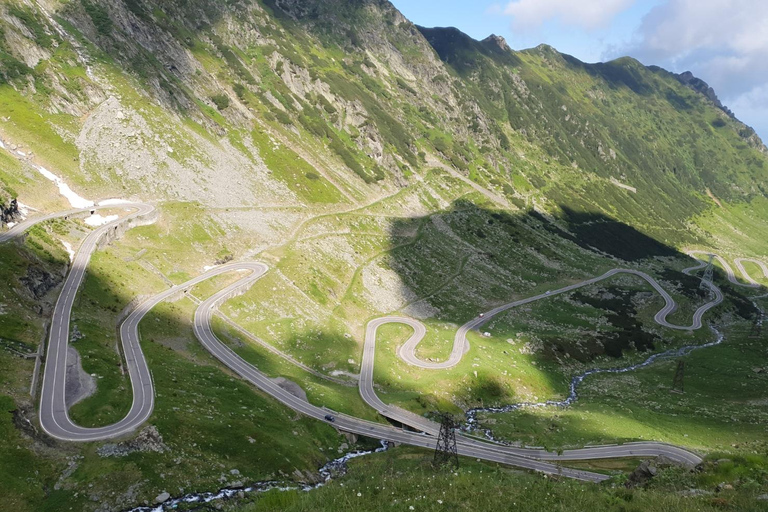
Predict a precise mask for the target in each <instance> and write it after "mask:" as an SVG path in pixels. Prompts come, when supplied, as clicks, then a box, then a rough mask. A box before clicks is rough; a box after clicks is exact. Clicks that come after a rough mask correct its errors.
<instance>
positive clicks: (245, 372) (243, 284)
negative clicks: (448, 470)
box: [0, 203, 768, 482]
mask: <svg viewBox="0 0 768 512" xmlns="http://www.w3.org/2000/svg"><path fill="white" fill-rule="evenodd" d="M104 208H128V209H131V210H134V211H133V212H132V213H130V214H129V215H127V216H124V217H123V218H121V219H118V220H116V221H114V222H111V223H109V224H106V225H104V226H102V227H100V228H97V229H96V230H94V231H93V232H91V233H90V234H89V235H88V236H87V237H86V238H85V240H84V241H83V243H82V245H81V247H80V248H79V249H78V251H77V254H76V255H75V257H74V259H73V262H72V268H71V270H70V272H69V274H68V276H67V279H66V280H65V283H64V285H63V287H62V291H61V294H60V296H59V299H58V300H57V303H56V306H55V309H54V314H53V320H52V325H51V332H50V336H49V341H48V349H47V357H46V361H45V371H44V376H43V388H42V392H41V400H40V423H41V425H42V427H43V429H44V430H45V431H46V432H47V433H48V434H50V435H51V436H52V437H55V438H58V439H62V440H66V441H98V440H104V439H111V438H115V437H119V436H121V435H124V434H127V433H129V432H131V431H133V430H135V429H136V428H138V427H139V426H140V425H141V424H143V423H144V422H145V421H146V420H147V419H148V418H149V416H150V415H151V413H152V410H153V407H154V388H153V384H152V378H151V373H150V371H149V368H148V366H147V362H146V360H145V358H144V355H143V353H142V351H141V347H140V337H139V331H138V326H139V323H140V322H141V320H142V318H143V317H144V316H145V315H146V314H147V313H148V312H149V311H151V309H152V308H153V307H154V306H155V305H157V304H158V303H160V302H161V301H163V300H166V299H168V298H170V297H172V296H174V295H177V294H180V293H184V291H185V290H187V289H189V288H191V287H192V286H195V285H196V284H198V283H200V282H203V281H205V280H206V279H210V278H211V277H214V276H217V275H221V274H223V273H226V272H245V273H247V274H246V275H245V276H244V277H242V278H241V279H239V280H237V281H236V282H235V283H233V284H231V285H229V286H227V287H226V288H224V289H223V290H221V291H220V292H218V293H216V294H214V295H213V296H212V297H210V298H209V299H207V300H205V301H203V302H202V303H201V304H200V305H199V306H198V308H197V310H196V312H195V318H194V325H193V327H194V332H195V335H196V337H197V338H198V339H199V340H200V342H201V344H202V345H203V346H204V347H205V348H206V349H207V350H208V351H209V352H210V353H211V354H212V355H213V356H214V357H216V358H217V359H219V360H220V361H221V362H222V363H223V364H224V365H226V366H227V367H228V368H230V369H231V370H232V371H234V372H235V373H237V374H238V375H240V376H241V377H242V378H243V379H245V380H247V381H248V382H250V383H251V384H253V385H254V386H256V387H258V388H259V389H260V390H262V391H263V392H265V393H267V394H269V395H270V396H272V397H273V398H275V399H277V400H279V401H280V402H281V403H283V404H284V405H286V406H288V407H290V408H292V409H294V410H296V411H298V412H300V413H302V414H304V415H306V416H309V417H312V418H315V419H317V420H319V421H327V420H326V419H325V417H326V415H328V414H329V410H328V409H325V408H321V407H317V406H314V405H312V404H310V403H308V402H307V401H305V400H303V399H301V398H298V397H296V396H295V395H293V394H291V393H290V392H288V391H286V390H285V389H283V388H281V387H280V386H278V385H277V384H276V383H275V382H273V380H272V379H271V378H270V377H268V376H266V375H264V374H263V373H261V372H260V371H259V370H258V369H257V368H256V367H254V366H253V365H251V364H250V363H248V362H246V361H245V360H243V359H242V358H241V357H240V356H238V355H237V354H236V353H235V352H234V351H233V350H231V349H230V348H229V347H227V346H226V345H225V344H223V343H222V342H221V341H219V340H218V338H217V337H216V335H215V334H214V332H213V328H212V326H211V320H212V318H213V315H214V313H215V311H216V309H217V308H218V307H219V306H220V305H221V304H222V303H223V302H224V301H226V300H227V299H229V298H231V297H233V296H234V295H236V294H238V293H240V292H242V291H244V290H246V289H247V288H248V287H249V286H251V285H252V284H253V283H254V282H255V281H256V280H257V279H259V278H260V277H261V276H263V275H264V274H265V273H266V272H267V271H268V267H267V266H266V265H265V264H263V263H257V262H250V263H249V262H245V263H230V264H226V265H221V266H218V267H215V268H213V269H211V270H209V271H207V272H205V273H203V274H201V275H199V276H197V277H195V278H193V279H191V280H189V281H187V282H186V283H183V284H181V285H178V286H174V287H171V288H170V289H168V290H166V291H164V292H162V293H159V294H157V295H155V296H154V297H152V298H150V299H148V300H146V301H145V302H143V303H142V304H140V305H139V306H137V307H136V309H135V310H134V311H132V313H131V314H130V315H129V316H128V317H127V318H126V319H125V320H124V322H123V323H122V324H121V325H120V337H121V341H122V345H123V350H124V353H125V358H126V366H127V367H128V371H129V376H130V379H131V386H132V390H133V403H132V406H131V409H130V411H129V413H128V414H127V415H126V417H125V418H123V419H122V420H120V421H118V422H117V423H115V424H113V425H109V426H105V427H99V428H84V427H81V426H78V425H75V424H74V423H73V422H72V421H71V419H70V418H69V416H68V412H67V407H66V403H65V388H66V383H65V373H66V358H67V356H66V353H67V344H68V341H69V324H70V316H71V311H72V306H73V304H74V300H75V296H76V293H77V290H78V288H79V286H80V284H81V283H82V281H83V277H84V273H85V269H86V267H87V264H88V262H89V260H90V257H91V255H92V254H93V252H94V251H95V249H96V247H97V245H98V243H99V241H100V240H101V239H102V237H104V236H105V235H107V234H109V233H110V232H112V231H114V232H117V231H118V228H120V227H122V225H123V224H127V226H128V228H130V227H132V226H135V225H140V224H143V223H149V222H152V221H153V216H154V214H155V210H154V207H153V206H152V205H150V204H143V203H126V204H109V205H104V206H96V207H92V208H88V209H84V210H68V211H66V212H59V213H57V214H51V215H46V216H43V217H37V218H35V219H30V220H28V221H24V222H22V223H20V224H18V225H17V226H14V228H13V229H11V230H10V231H8V232H6V233H3V234H2V235H0V243H2V242H5V241H7V240H10V239H12V238H14V237H16V236H19V235H21V234H22V233H23V232H24V231H25V230H26V229H29V228H30V227H31V226H33V225H35V224H36V223H39V222H43V221H45V220H49V219H53V218H60V217H66V216H69V215H74V214H80V213H85V212H88V211H89V210H94V209H104ZM739 261H746V260H739ZM752 261H755V260H752ZM756 262H757V263H758V264H759V265H761V266H762V268H763V271H764V272H766V267H765V265H764V264H762V262H758V261H756ZM737 265H738V267H739V269H740V270H741V271H742V273H743V274H744V275H745V276H747V274H746V272H745V270H744V268H743V266H742V265H740V264H739V263H737ZM702 266H703V264H700V265H698V266H696V267H692V268H691V269H686V272H689V271H692V270H695V269H699V268H702ZM620 273H628V274H633V275H637V276H639V277H641V278H642V279H645V280H646V281H647V282H648V283H650V284H651V285H652V286H653V287H654V289H655V290H656V291H657V292H658V293H659V294H660V295H661V296H662V297H663V298H664V300H665V306H664V307H663V308H662V309H661V310H660V311H659V312H658V313H657V314H656V321H657V322H658V323H659V324H660V325H663V326H665V327H669V328H673V329H685V330H693V329H698V328H700V327H701V325H702V322H701V319H702V316H703V315H704V313H706V311H708V310H709V309H711V308H712V307H714V306H716V305H717V304H719V303H720V302H722V300H723V296H722V293H720V290H719V289H718V288H717V287H716V286H714V285H713V284H712V283H707V284H708V286H710V288H711V289H712V291H713V294H714V299H713V300H712V301H710V302H708V303H707V304H705V305H703V306H701V307H700V308H699V309H698V310H697V311H696V313H695V314H694V317H693V322H692V324H691V325H690V326H677V325H674V324H671V323H669V322H667V320H666V317H667V316H668V315H669V314H670V313H671V312H673V311H674V310H675V309H676V307H677V305H676V303H675V301H674V299H673V298H672V297H671V296H670V295H669V294H668V293H667V292H666V291H665V290H664V289H663V288H662V287H661V286H660V285H659V284H658V283H657V282H656V281H655V280H654V279H653V278H652V277H650V276H649V275H647V274H645V273H643V272H639V271H636V270H629V269H614V270H611V271H609V272H607V273H606V274H604V275H602V276H599V277H596V278H593V279H589V280H586V281H584V282H581V283H577V284H574V285H571V286H567V287H564V288H561V289H559V290H555V291H552V292H549V293H545V294H540V295H536V296H534V297H530V298H527V299H523V300H519V301H515V302H511V303H509V304H505V305H503V306H500V307H498V308H495V309H493V310H491V311H489V312H488V313H486V314H485V315H484V316H483V317H478V318H475V319H473V320H471V321H470V322H467V323H466V324H464V325H463V326H462V327H461V328H459V330H458V332H457V333H456V337H455V340H454V346H453V350H452V352H451V355H450V356H449V358H448V359H447V360H446V361H445V362H443V363H432V362H426V361H423V360H421V359H419V358H418V357H417V356H416V347H417V346H418V344H419V343H420V341H421V340H422V339H423V338H424V335H425V334H426V329H425V327H424V325H423V324H422V323H421V322H418V321H417V320H414V319H412V318H406V317H396V316H389V317H383V318H378V319H374V320H372V321H371V322H369V323H368V325H367V329H366V338H365V347H364V353H363V364H362V368H361V378H360V393H361V396H362V397H363V399H364V400H365V401H366V403H368V404H369V405H371V406H372V407H374V408H375V409H376V410H377V411H378V412H380V413H381V414H382V415H383V416H385V417H388V418H390V419H393V420H396V421H398V422H400V423H402V424H404V425H408V426H410V427H412V428H414V429H417V430H419V431H421V432H424V434H422V433H416V432H409V431H405V430H402V429H398V428H395V427H392V426H390V425H387V424H381V423H375V422H371V421H366V420H362V419H358V418H354V417H351V416H347V415H344V414H336V413H333V414H334V416H335V421H334V422H333V425H334V426H335V427H336V428H338V429H340V430H343V431H348V432H352V433H356V434H360V435H365V436H369V437H375V438H379V439H385V440H388V441H392V442H396V443H403V444H408V445H412V446H419V447H424V448H434V445H435V437H434V434H436V433H437V431H438V429H439V427H437V425H436V424H435V423H433V422H431V421H429V420H427V419H425V418H423V417H421V416H418V415H416V414H414V413H410V412H408V411H405V410H403V409H401V408H398V407H394V406H390V405H387V404H385V403H384V402H382V401H381V400H380V399H379V398H378V396H377V395H376V393H375V390H374V388H373V367H374V353H375V340H376V332H377V329H378V328H379V327H380V326H381V325H384V324H387V323H403V324H406V325H409V326H411V327H412V328H413V330H414V333H413V335H412V336H411V337H410V338H409V339H408V341H407V342H406V343H405V344H404V345H403V346H402V347H401V349H400V350H399V352H398V353H399V355H400V357H402V358H403V359H404V360H405V361H406V362H408V363H409V364H413V365H415V366H418V367H421V368H425V369H443V368H450V367H452V366H455V365H456V364H458V362H459V361H460V360H461V358H462V356H463V355H464V354H465V353H466V351H467V350H468V349H469V344H468V341H467V339H466V335H467V333H468V332H469V331H470V330H472V329H476V328H478V327H480V326H481V325H482V324H483V323H485V322H487V321H488V320H490V319H491V318H492V317H493V316H495V315H498V314H499V313H502V312H503V311H507V310H509V309H511V308H514V307H517V306H520V305H523V304H528V303H530V302H534V301H537V300H542V299H544V298H548V297H552V296H554V295H558V294H562V293H567V292H569V291H573V290H576V289H578V288H580V287H583V286H588V285H590V284H594V283H597V282H600V281H602V280H604V279H608V278H610V277H612V276H614V275H617V274H620ZM766 276H768V273H766ZM734 279H735V277H734ZM747 279H748V280H749V281H750V282H753V281H752V280H751V279H749V278H748V277H747ZM739 284H741V283H739ZM428 434H433V435H428ZM457 448H458V451H459V454H461V455H466V456H469V457H475V458H480V459H484V460H488V461H493V462H499V463H502V464H509V465H514V466H518V467H522V468H527V469H531V470H536V471H541V472H544V473H550V474H559V475H562V476H566V477H570V478H576V479H579V480H585V481H594V482H598V481H602V480H605V479H607V478H608V477H607V476H606V475H601V474H598V473H592V472H588V471H581V470H574V469H568V468H562V467H560V466H559V465H556V464H553V463H551V462H546V461H557V462H561V461H568V460H584V459H597V458H615V457H626V456H632V457H635V456H637V457H646V456H658V455H665V456H668V457H670V458H672V459H674V460H678V461H680V462H684V463H687V464H696V463H698V462H700V461H701V458H700V457H699V456H698V455H696V454H694V453H692V452H690V451H688V450H685V449H683V448H680V447H676V446H671V445H667V444H663V443H652V442H643V443H627V444H624V445H617V446H597V447H587V448H584V449H578V450H567V451H565V452H564V453H562V454H556V453H552V452H547V451H545V450H536V449H524V448H513V447H508V446H503V445H499V444H494V443H490V442H485V441H481V440H477V439H475V438H470V437H467V436H464V435H459V436H458V438H457Z"/></svg>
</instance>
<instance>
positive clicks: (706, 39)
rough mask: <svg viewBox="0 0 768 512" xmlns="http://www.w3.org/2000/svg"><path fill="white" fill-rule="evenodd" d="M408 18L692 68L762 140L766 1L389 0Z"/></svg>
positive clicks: (590, 56)
mask: <svg viewBox="0 0 768 512" xmlns="http://www.w3.org/2000/svg"><path fill="white" fill-rule="evenodd" d="M391 1H392V3H394V4H395V6H396V7H397V8H398V9H400V11H402V13H403V14H404V15H405V16H406V17H407V18H408V19H410V20H411V21H413V22H414V23H416V24H418V25H423V26H426V27H456V28H458V29H460V30H462V31H463V32H466V33H467V34H469V35H470V36H472V37H474V38H475V39H484V38H485V37H487V36H489V35H490V34H496V35H500V36H503V37H504V38H505V39H506V40H507V42H508V43H509V45H510V46H511V47H512V48H514V49H516V50H522V49H524V48H531V47H534V46H536V45H538V44H540V43H547V44H549V45H551V46H554V47H555V48H557V49H558V50H559V51H561V52H563V53H567V54H570V55H573V56H574V57H576V58H578V59H581V60H583V61H585V62H598V61H606V60H610V59H614V58H617V57H622V56H626V55H629V56H631V57H634V58H636V59H638V60H639V61H640V62H642V63H643V64H646V65H651V64H655V65H657V66H661V67H663V68H665V69H668V70H670V71H674V72H677V73H681V72H683V71H691V72H693V74H694V75H696V76H698V77H699V78H701V79H703V80H704V81H705V82H707V83H708V84H709V85H710V86H712V87H713V88H714V89H715V92H716V93H717V95H718V97H719V98H720V100H721V101H722V102H723V104H725V105H726V106H727V107H729V108H730V109H731V110H733V112H734V113H735V114H736V117H738V118H739V119H741V120H742V121H743V122H745V123H746V124H748V125H750V126H752V127H753V128H754V129H755V130H756V131H757V133H758V135H760V136H761V138H762V139H763V141H765V142H768V0H502V1H498V0H496V1H494V0H474V1H471V0H391Z"/></svg>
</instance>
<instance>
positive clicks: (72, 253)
mask: <svg viewBox="0 0 768 512" xmlns="http://www.w3.org/2000/svg"><path fill="white" fill-rule="evenodd" d="M61 243H62V245H63V246H64V248H65V249H66V250H67V254H69V261H70V263H71V262H72V261H74V259H75V251H74V250H73V249H72V244H70V243H69V242H67V241H66V240H62V241H61Z"/></svg>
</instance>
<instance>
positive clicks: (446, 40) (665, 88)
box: [0, 0, 768, 226]
mask: <svg viewBox="0 0 768 512" xmlns="http://www.w3.org/2000/svg"><path fill="white" fill-rule="evenodd" d="M41 6H44V7H41ZM0 19H1V20H2V37H0V76H1V77H2V82H3V84H2V86H0V87H1V88H2V90H3V91H4V92H3V96H2V100H3V101H4V102H5V104H6V105H8V104H13V106H14V111H13V112H10V113H9V117H10V119H11V123H6V125H5V127H4V128H2V131H4V132H5V133H4V134H5V136H7V137H9V138H11V139H12V140H14V141H16V142H17V143H20V144H25V143H29V144H30V147H33V146H34V149H35V150H36V152H37V153H38V157H39V158H42V159H44V160H45V161H46V162H48V163H50V165H51V166H52V167H55V168H57V169H59V170H60V171H61V172H62V173H63V174H65V175H66V176H70V177H72V178H73V179H76V180H78V181H81V182H82V184H83V186H84V187H86V188H88V189H90V190H92V191H93V193H94V194H96V195H100V194H108V193H109V194H113V193H119V194H138V195H141V196H142V197H157V198H162V199H180V200H189V201H200V202H202V203H203V204H206V205H210V206H215V207H222V206H241V207H247V206H253V205H256V204H259V205H263V204H272V205H276V206H277V205H295V204H313V203H317V202H331V203H333V202H338V201H349V200H357V198H363V197H375V196H377V195H380V194H382V193H384V192H386V191H391V190H394V189H396V188H398V187H402V186H404V185H406V184H408V183H410V182H413V180H415V179H418V176H420V175H421V174H422V173H423V172H424V170H425V169H427V168H428V167H430V166H431V165H434V163H435V162H440V163H441V165H446V166H448V167H450V168H452V169H453V170H454V171H456V172H459V173H463V174H464V175H465V176H467V177H469V178H470V179H471V180H473V181H474V182H475V183H476V184H478V185H479V186H481V187H484V188H486V189H488V190H490V191H492V193H494V194H498V195H499V196H504V197H505V200H506V201H507V202H508V203H509V204H517V205H520V206H522V205H525V204H531V202H535V203H536V204H538V205H540V207H541V208H543V209H544V210H548V211H550V212H552V213H557V211H558V210H559V209H561V208H562V207H568V208H571V209H574V208H575V209H578V210H584V209H588V210H597V211H602V212H604V213H611V214H612V215H616V216H618V217H619V218H621V219H622V220H624V221H627V222H630V223H643V224H647V225H649V226H653V225H659V224H667V225H672V224H675V223H677V222H679V220H680V219H681V218H689V217H691V216H693V215H696V214H698V213H700V212H701V211H702V210H703V209H704V208H706V207H707V205H706V201H702V199H701V198H702V197H704V193H705V191H706V190H709V191H711V192H712V193H714V194H715V195H716V196H718V197H720V198H722V199H726V200H729V201H748V200H750V198H752V197H754V196H755V195H761V194H762V193H763V191H762V190H761V186H762V185H761V183H763V182H764V181H765V179H764V178H765V177H766V172H768V171H766V169H767V168H766V167H765V160H766V158H765V155H764V154H763V153H764V151H765V147H764V146H763V144H762V142H761V141H760V140H759V138H757V136H756V135H755V134H754V131H752V130H750V129H749V128H748V127H746V126H745V125H743V124H742V123H740V122H739V121H738V120H736V119H735V118H733V116H732V115H730V112H729V111H728V110H727V109H725V107H723V106H722V105H721V104H720V102H719V100H717V97H716V95H715V94H714V91H712V90H711V89H710V88H709V87H708V86H707V85H706V84H705V83H704V82H702V81H700V80H698V79H695V78H694V77H692V76H691V75H689V74H683V75H679V76H675V75H673V74H671V73H667V72H665V71H663V70H660V69H658V68H646V67H644V66H642V65H640V64H639V63H638V62H636V61H634V60H632V59H619V60H617V61H613V62H609V63H603V64H595V65H589V64H584V63H582V62H579V61H578V60H576V59H574V58H572V57H570V56H567V55H563V54H560V53H558V52H557V51H556V50H554V49H552V48H550V47H546V46H541V47H538V48H535V49H532V50H526V51H523V52H514V51H512V50H510V49H509V47H508V45H507V44H506V42H505V41H504V40H503V39H502V38H498V37H494V36H491V37H489V38H487V39H485V40H484V41H475V40H473V39H471V38H469V37H468V36H466V35H465V34H463V33H461V32H460V31H458V30H456V29H427V28H422V27H417V26H415V25H413V24H412V23H411V22H409V21H408V20H407V19H405V18H404V17H403V16H402V14H400V12H399V11H397V9H395V8H394V7H393V6H392V5H391V4H390V3H389V2H386V1H383V0H382V1H379V0H360V1H354V2H348V1H331V2H320V1H309V2H299V1H293V0H264V1H255V0H247V1H246V0H240V1H233V2H227V3H220V2H204V1H202V0H187V1H169V2H151V1H149V0H124V1H118V2H106V1H100V0H88V1H86V0H76V1H71V2H58V1H55V0H49V1H47V2H45V3H40V4H34V5H29V4H26V3H21V2H19V3H14V2H8V3H5V4H4V5H3V6H2V7H0ZM724 112H725V113H727V114H729V115H723V113H724ZM34 116H38V118H42V119H43V120H44V125H45V130H44V131H43V132H42V133H35V134H34V135H33V132H34V126H33V125H34V123H30V122H29V120H30V119H32V118H33V117H34ZM40 116H42V117H40ZM274 148H287V150H288V151H290V152H291V154H292V155H295V158H298V159H300V160H301V161H303V162H304V163H303V164H302V165H306V166H308V168H312V169H314V170H313V171H311V172H310V171H306V172H301V173H296V172H293V171H290V170H288V169H277V167H279V164H278V163H277V160H278V159H279V158H280V156H279V155H278V154H272V153H273V152H274V151H276V150H275V149H274ZM291 158H294V157H291ZM54 162H55V165H54ZM427 162H429V164H427ZM310 175H311V176H317V177H318V178H319V179H314V178H307V176H310ZM611 180H618V181H620V182H626V183H627V184H628V185H629V186H631V187H633V188H635V189H636V190H640V191H643V193H647V194H648V196H647V197H646V198H645V199H643V201H649V200H650V201H652V202H653V203H654V206H655V212H656V213H655V214H654V215H653V218H652V217H651V216H649V215H650V214H647V213H643V209H641V208H636V207H635V206H633V205H631V204H621V205H619V206H618V208H617V207H616V205H613V206H611V207H608V206H606V204H605V201H604V200H603V199H604V193H603V190H604V189H605V188H609V189H610V188H611V187H610V186H609V185H607V184H609V183H611ZM622 201H625V199H622ZM634 201H635V200H634V199H633V200H632V201H630V202H634Z"/></svg>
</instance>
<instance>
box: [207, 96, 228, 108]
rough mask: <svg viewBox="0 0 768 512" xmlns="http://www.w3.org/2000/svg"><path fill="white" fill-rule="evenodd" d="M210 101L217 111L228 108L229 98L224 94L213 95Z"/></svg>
mask: <svg viewBox="0 0 768 512" xmlns="http://www.w3.org/2000/svg"><path fill="white" fill-rule="evenodd" d="M211 101H212V102H213V103H214V105H216V108H218V109H219V110H224V109H226V108H227V107H229V96H227V95H226V94H214V95H213V96H211Z"/></svg>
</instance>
